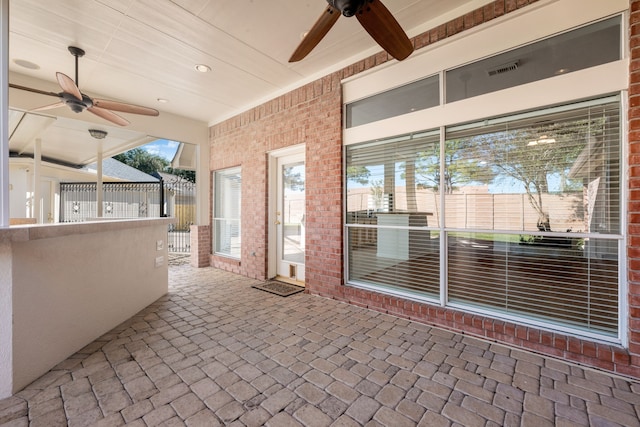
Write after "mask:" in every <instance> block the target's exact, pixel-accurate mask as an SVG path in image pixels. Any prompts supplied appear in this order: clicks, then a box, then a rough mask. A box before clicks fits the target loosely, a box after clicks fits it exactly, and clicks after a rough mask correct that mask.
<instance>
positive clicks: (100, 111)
mask: <svg viewBox="0 0 640 427" xmlns="http://www.w3.org/2000/svg"><path fill="white" fill-rule="evenodd" d="M69 52H71V54H72V55H73V56H74V57H75V58H76V80H75V81H74V80H72V79H71V77H69V76H67V75H66V74H63V73H60V72H57V73H56V79H57V80H58V84H59V85H60V87H61V88H62V92H60V93H56V92H47V91H44V90H39V89H34V88H30V87H26V86H20V85H15V84H12V83H9V87H12V88H15V89H20V90H26V91H28V92H33V93H38V94H41V95H47V96H54V97H56V98H59V99H60V100H59V101H58V102H56V103H55V104H51V105H45V106H43V107H39V108H36V109H34V110H32V111H43V110H49V109H52V108H58V107H62V106H65V105H66V106H67V107H69V108H71V110H72V111H74V112H76V113H81V112H83V111H84V110H87V111H89V112H90V113H93V114H95V115H96V116H98V117H101V118H103V119H105V120H108V121H110V122H111V123H115V124H117V125H120V126H126V125H128V124H129V123H130V122H129V121H128V120H127V119H125V118H124V117H121V116H119V115H117V114H116V113H114V112H113V111H118V112H123V113H131V114H142V115H144V116H158V115H159V114H160V113H159V112H158V110H155V109H153V108H147V107H141V106H139V105H132V104H125V103H124V102H118V101H109V100H106V99H98V98H90V97H89V96H87V95H85V94H83V93H82V92H80V89H79V88H78V58H79V57H82V56H84V53H85V52H84V50H82V49H80V48H79V47H75V46H69Z"/></svg>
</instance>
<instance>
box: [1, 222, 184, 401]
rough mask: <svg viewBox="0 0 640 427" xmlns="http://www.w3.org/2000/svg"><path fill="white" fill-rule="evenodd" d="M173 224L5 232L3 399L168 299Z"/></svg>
mask: <svg viewBox="0 0 640 427" xmlns="http://www.w3.org/2000/svg"><path fill="white" fill-rule="evenodd" d="M174 221H175V219H174V218H143V219H115V220H112V219H98V220H94V221H87V222H78V223H63V224H43V225H36V224H33V225H14V226H10V227H2V228H0V397H2V396H5V397H6V396H7V395H8V394H11V393H15V392H17V391H19V390H21V389H22V388H24V387H25V386H27V385H28V384H29V383H31V382H32V381H34V380H35V379H36V378H38V377H40V376H42V375H43V374H45V373H46V372H47V371H48V370H49V369H51V368H53V367H54V366H56V365H57V364H58V363H60V362H61V361H62V360H65V359H66V358H67V357H69V356H71V355H72V354H74V353H75V352H77V351H78V350H80V349H82V348H83V347H84V346H86V345H87V344H89V343H91V342H92V341H94V340H95V339H96V338H99V337H100V336H102V335H103V334H105V333H106V332H108V331H110V330H111V329H113V328H114V327H115V326H117V325H119V324H120V323H122V322H124V321H125V320H127V319H129V318H130V317H132V316H133V315H135V314H136V313H138V312H139V311H140V310H142V309H144V308H145V307H147V306H148V305H149V304H151V303H153V302H154V301H156V300H157V299H158V298H160V297H162V296H163V295H164V294H166V293H167V291H168V285H169V278H168V259H167V258H168V249H167V246H168V245H167V237H168V225H169V224H171V223H173V222H174ZM45 349H46V351H45Z"/></svg>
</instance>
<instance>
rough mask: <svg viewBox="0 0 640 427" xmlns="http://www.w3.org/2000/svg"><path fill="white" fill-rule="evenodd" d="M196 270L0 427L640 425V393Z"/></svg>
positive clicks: (621, 382)
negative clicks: (264, 290) (277, 294)
mask: <svg viewBox="0 0 640 427" xmlns="http://www.w3.org/2000/svg"><path fill="white" fill-rule="evenodd" d="M254 283H256V281H255V280H252V279H249V278H245V277H241V276H237V275H234V274H231V273H227V272H223V271H220V270H216V269H213V268H203V269H194V268H192V267H190V266H189V265H187V264H184V263H183V264H180V265H174V266H172V267H170V292H169V294H168V295H166V296H164V297H163V298H161V299H160V300H158V301H156V302H155V303H154V304H152V305H151V306H150V307H148V308H146V309H145V310H143V311H142V312H141V313H139V314H138V315H136V316H134V317H133V318H132V319H130V320H129V321H127V322H125V323H124V324H122V325H120V326H119V327H118V328H116V329H114V330H113V331H111V332H109V333H108V334H106V335H105V336H103V337H101V338H100V339H98V340H96V341H95V342H93V343H91V344H89V345H88V346H87V347H85V348H84V349H82V350H81V351H79V352H78V353H77V354H74V355H73V356H71V357H70V358H69V359H67V360H65V361H63V362H61V363H60V364H59V365H58V366H57V367H56V368H54V369H53V370H52V371H50V372H49V373H47V374H45V375H43V376H42V377H41V378H40V379H38V380H37V381H35V382H34V383H32V384H31V385H29V386H28V387H26V388H25V389H24V390H22V391H20V392H18V393H17V394H16V395H15V396H13V397H11V398H9V399H5V400H2V401H0V426H32V427H33V426H47V427H50V426H58V425H59V426H65V425H68V426H100V425H105V426H114V425H130V426H134V427H135V426H141V427H144V426H149V425H165V426H172V425H182V426H223V425H233V426H261V425H266V426H277V427H282V426H358V425H370V426H374V425H388V426H447V427H448V426H454V425H464V426H500V425H523V426H545V425H549V426H552V425H567V426H569V425H570V426H588V425H607V426H618V425H620V426H638V427H640V422H639V421H638V418H639V415H640V397H638V396H640V384H639V383H638V382H636V381H633V380H630V379H626V378H622V377H617V376H613V375H610V374H608V373H603V372H599V371H595V370H592V369H585V368H581V367H579V366H576V365H572V364H568V363H565V362H562V361H559V360H555V359H550V358H545V357H541V356H539V355H535V354H533V353H528V352H525V351H522V350H520V349H514V348H510V347H507V346H502V345H498V344H495V343H490V342H487V341H482V340H479V339H475V338H472V337H467V336H463V335H460V334H455V333H452V332H450V331H445V330H441V329H437V328H431V327H429V326H427V325H424V324H419V323H414V322H411V321H408V320H406V319H399V318H396V317H393V316H390V315H386V314H382V313H378V312H374V311H369V310H366V309H364V308H360V307H356V306H350V305H347V304H343V303H339V302H336V301H333V300H328V299H324V298H320V297H316V296H310V295H306V294H296V295H293V296H290V297H287V298H281V297H278V296H275V295H272V294H268V293H265V292H262V291H259V290H256V289H253V288H251V285H252V284H254Z"/></svg>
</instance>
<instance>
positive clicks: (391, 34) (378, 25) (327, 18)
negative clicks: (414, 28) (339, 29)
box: [289, 0, 413, 62]
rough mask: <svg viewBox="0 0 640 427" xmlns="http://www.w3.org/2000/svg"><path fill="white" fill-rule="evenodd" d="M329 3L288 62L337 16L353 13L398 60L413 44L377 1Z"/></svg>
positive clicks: (318, 38) (333, 0)
mask: <svg viewBox="0 0 640 427" xmlns="http://www.w3.org/2000/svg"><path fill="white" fill-rule="evenodd" d="M327 3H328V4H329V5H328V6H327V8H326V9H325V10H324V11H323V12H322V15H320V18H318V20H317V21H316V23H315V24H314V25H313V27H312V28H311V29H310V30H309V31H308V32H307V35H306V36H305V37H304V39H302V41H301V42H300V44H299V45H298V47H297V48H296V50H295V51H294V52H293V54H292V55H291V58H290V59H289V62H297V61H300V60H302V59H303V58H305V57H306V56H307V55H308V54H309V53H310V52H311V51H312V50H313V49H314V48H315V47H316V46H317V45H318V43H320V41H321V40H322V39H323V38H324V36H325V35H327V33H328V32H329V30H330V29H331V27H333V25H334V24H335V23H336V21H337V20H338V18H339V17H340V15H341V14H342V15H343V16H345V17H347V18H350V17H352V16H355V17H356V19H357V20H358V21H359V22H360V25H362V27H363V28H364V29H365V30H366V31H367V33H369V35H370V36H371V37H372V38H373V39H374V40H375V41H376V43H378V44H379V45H380V47H382V48H383V49H384V50H385V51H387V52H388V53H389V54H390V55H391V56H393V57H394V58H395V59H397V60H398V61H402V60H403V59H405V58H407V57H408V56H409V55H411V53H412V52H413V44H412V43H411V40H409V37H407V34H406V33H405V32H404V30H403V29H402V27H401V26H400V24H399V23H398V21H397V20H396V19H395V18H394V17H393V15H392V14H391V12H389V9H387V8H386V6H385V5H384V4H382V1H380V0H327Z"/></svg>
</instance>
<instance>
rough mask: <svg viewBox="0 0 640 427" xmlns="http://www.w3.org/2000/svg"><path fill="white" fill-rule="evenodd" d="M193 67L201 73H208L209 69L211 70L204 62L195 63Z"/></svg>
mask: <svg viewBox="0 0 640 427" xmlns="http://www.w3.org/2000/svg"><path fill="white" fill-rule="evenodd" d="M194 68H195V69H196V71H199V72H201V73H208V72H209V71H211V67H209V66H208V65H205V64H196V66H195V67H194Z"/></svg>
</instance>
